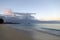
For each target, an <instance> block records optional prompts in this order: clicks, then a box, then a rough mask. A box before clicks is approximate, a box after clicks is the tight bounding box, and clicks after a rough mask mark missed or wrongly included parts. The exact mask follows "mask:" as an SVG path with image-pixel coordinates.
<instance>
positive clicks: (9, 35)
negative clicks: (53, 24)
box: [0, 24, 60, 40]
mask: <svg viewBox="0 0 60 40" xmlns="http://www.w3.org/2000/svg"><path fill="white" fill-rule="evenodd" d="M0 40H60V37H59V36H54V35H50V34H48V33H44V32H39V31H26V30H18V29H14V28H11V27H10V25H5V24H0Z"/></svg>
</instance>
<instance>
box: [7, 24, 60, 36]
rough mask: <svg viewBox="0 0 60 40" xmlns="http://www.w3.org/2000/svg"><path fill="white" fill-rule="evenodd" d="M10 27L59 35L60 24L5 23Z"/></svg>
mask: <svg viewBox="0 0 60 40" xmlns="http://www.w3.org/2000/svg"><path fill="white" fill-rule="evenodd" d="M7 25H10V26H11V27H12V28H15V29H21V30H27V31H43V32H46V33H49V34H53V35H57V36H60V24H28V25H24V24H7Z"/></svg>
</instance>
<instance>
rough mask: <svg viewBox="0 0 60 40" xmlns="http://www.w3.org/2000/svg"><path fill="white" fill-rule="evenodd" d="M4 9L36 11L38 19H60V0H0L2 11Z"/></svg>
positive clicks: (21, 11) (0, 10) (20, 11)
mask: <svg viewBox="0 0 60 40" xmlns="http://www.w3.org/2000/svg"><path fill="white" fill-rule="evenodd" d="M3 9H11V10H12V11H13V12H19V13H36V15H35V18H36V19H38V20H60V0H0V13H3V11H2V10H3Z"/></svg>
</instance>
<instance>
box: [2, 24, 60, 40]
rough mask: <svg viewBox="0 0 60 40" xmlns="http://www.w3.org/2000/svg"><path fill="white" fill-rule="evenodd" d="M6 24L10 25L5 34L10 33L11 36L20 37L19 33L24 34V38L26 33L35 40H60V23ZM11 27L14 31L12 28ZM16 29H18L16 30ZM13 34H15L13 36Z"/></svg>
mask: <svg viewBox="0 0 60 40" xmlns="http://www.w3.org/2000/svg"><path fill="white" fill-rule="evenodd" d="M4 25H6V26H7V27H9V28H7V29H8V30H7V29H5V30H6V31H7V32H5V31H4V32H5V33H4V34H5V35H7V34H8V35H9V36H10V35H11V36H10V37H11V38H13V37H15V36H17V39H18V38H19V39H20V36H18V35H21V34H22V38H23V39H24V35H25V36H26V37H29V38H31V39H32V38H33V39H34V40H60V24H33V25H24V24H23V25H21V24H4ZM6 26H3V27H6ZM10 27H11V28H12V29H13V30H14V31H13V30H12V29H10ZM16 29H18V30H17V31H16V32H15V30H16ZM22 30H23V31H22ZM19 32H20V33H21V34H20V33H19ZM13 34H14V35H15V36H13ZM8 35H7V36H8ZM12 36H13V37H12ZM10 37H9V38H10ZM13 39H15V38H13ZM26 39H28V38H26Z"/></svg>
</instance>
